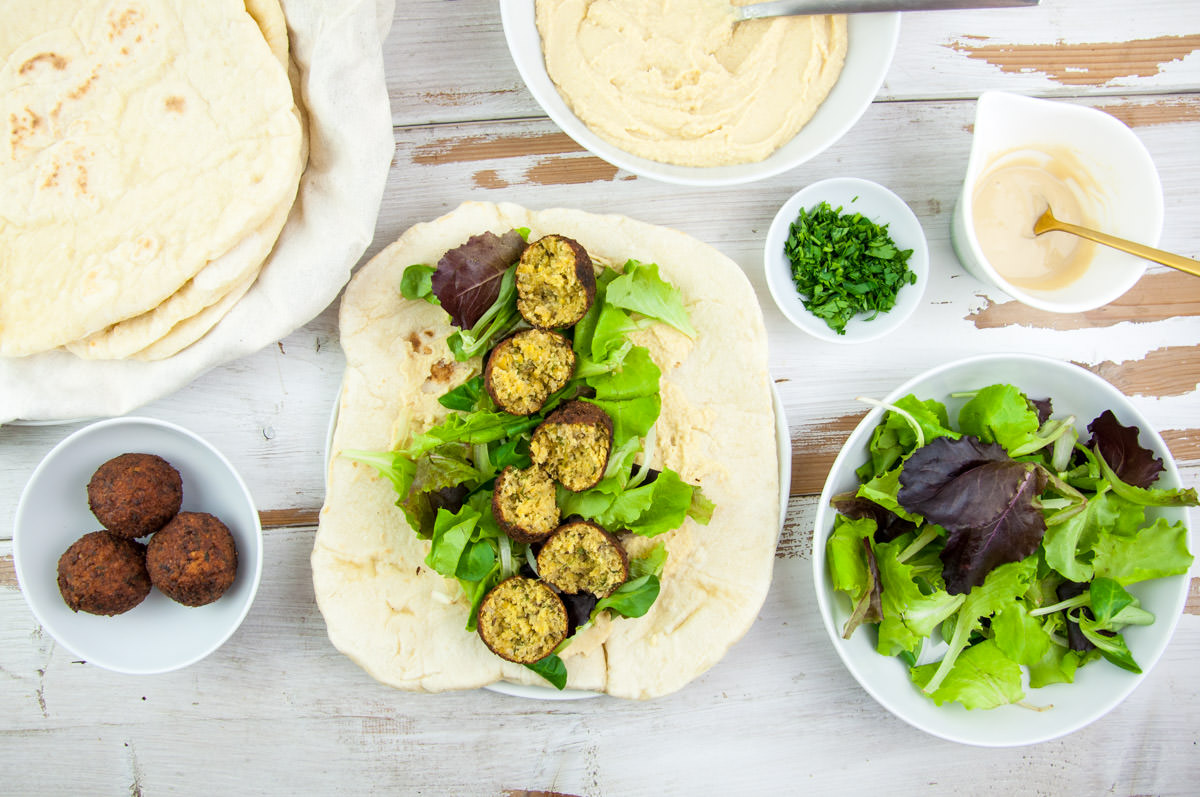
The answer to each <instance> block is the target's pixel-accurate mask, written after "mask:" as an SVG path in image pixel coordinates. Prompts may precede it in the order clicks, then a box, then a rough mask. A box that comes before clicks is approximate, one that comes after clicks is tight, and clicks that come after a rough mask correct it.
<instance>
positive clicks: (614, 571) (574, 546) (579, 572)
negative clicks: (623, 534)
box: [537, 520, 629, 598]
mask: <svg viewBox="0 0 1200 797" xmlns="http://www.w3.org/2000/svg"><path fill="white" fill-rule="evenodd" d="M537 564H538V574H539V575H540V576H541V577H542V580H543V581H545V582H546V583H547V584H550V585H551V586H552V587H555V588H556V589H559V590H561V591H563V592H567V593H570V594H572V595H577V594H579V593H581V592H590V593H591V594H593V595H595V596H596V597H597V598H605V597H607V596H609V595H611V594H612V593H614V592H616V590H617V588H618V587H620V586H621V585H622V584H624V583H625V582H626V581H627V580H628V579H629V555H628V554H626V553H625V548H624V547H623V546H622V545H621V542H620V541H619V540H618V539H617V538H616V537H614V536H613V535H612V534H610V533H609V532H607V531H605V530H604V529H603V528H601V527H600V526H598V525H596V524H595V523H592V522H591V521H587V520H576V521H572V522H570V523H564V524H563V525H561V526H559V527H558V530H557V531H555V532H554V533H553V534H551V535H550V539H548V540H546V543H545V544H544V545H542V549H541V550H540V551H538V555H537Z"/></svg>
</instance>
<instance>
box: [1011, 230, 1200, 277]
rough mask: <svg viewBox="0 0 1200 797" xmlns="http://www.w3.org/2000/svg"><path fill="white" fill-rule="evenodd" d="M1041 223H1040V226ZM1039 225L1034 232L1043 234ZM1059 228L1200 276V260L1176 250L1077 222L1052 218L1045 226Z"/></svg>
mask: <svg viewBox="0 0 1200 797" xmlns="http://www.w3.org/2000/svg"><path fill="white" fill-rule="evenodd" d="M1040 226H1041V225H1040V224H1039V225H1038V227H1040ZM1038 227H1035V228H1034V232H1035V233H1037V234H1041V231H1040V230H1039V229H1038ZM1050 230H1058V231H1060V232H1069V233H1071V234H1072V235H1078V236H1079V237H1080V238H1086V239H1088V240H1089V241H1095V242H1096V243H1098V244H1104V245H1105V246H1111V247H1112V248H1113V249H1120V250H1121V251H1122V252H1128V253H1129V254H1131V255H1135V256H1136V257H1140V258H1143V259H1144V260H1150V261H1152V262H1154V263H1160V264H1162V265H1164V266H1170V267H1171V268H1177V269H1179V270H1180V271H1186V272H1187V273H1188V274H1191V275H1193V276H1196V277H1200V261H1198V260H1193V259H1191V258H1190V257H1184V256H1183V255H1177V254H1175V253H1174V252H1164V251H1163V250H1162V249H1155V248H1154V247H1153V246H1146V245H1144V244H1137V243H1134V242H1133V241H1127V240H1125V239H1124V238H1118V237H1116V236H1115V235H1108V234H1107V233H1102V232H1097V231H1096V230H1089V229H1088V228H1087V227H1080V226H1079V225H1077V224H1068V223H1067V222H1065V221H1059V220H1058V219H1052V220H1051V223H1050V224H1048V225H1046V226H1045V230H1044V231H1047V232H1048V231H1050Z"/></svg>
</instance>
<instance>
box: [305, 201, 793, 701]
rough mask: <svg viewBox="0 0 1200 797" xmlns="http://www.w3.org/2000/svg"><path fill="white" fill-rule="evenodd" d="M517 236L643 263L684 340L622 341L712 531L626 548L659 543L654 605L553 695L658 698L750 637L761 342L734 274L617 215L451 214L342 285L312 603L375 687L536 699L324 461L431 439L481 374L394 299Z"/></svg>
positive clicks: (365, 472)
mask: <svg viewBox="0 0 1200 797" xmlns="http://www.w3.org/2000/svg"><path fill="white" fill-rule="evenodd" d="M517 227H528V228H529V229H530V231H531V232H530V237H531V239H532V238H537V237H541V236H543V235H546V234H549V233H560V234H563V235H567V236H569V237H572V238H574V239H576V240H577V241H579V242H580V243H581V244H583V246H584V247H585V248H586V249H587V250H588V252H589V253H590V254H591V255H592V257H593V258H594V259H597V260H599V261H600V262H608V263H617V264H620V263H624V262H625V261H626V260H627V259H629V258H636V259H639V260H642V261H644V262H654V263H658V264H659V268H660V273H661V275H662V276H663V277H664V278H665V279H666V280H668V281H669V282H671V283H673V284H674V285H675V286H676V287H677V288H678V289H679V291H680V292H681V293H682V295H683V297H684V302H685V304H686V306H687V309H688V312H689V314H690V317H691V322H692V324H693V325H694V326H695V327H696V329H697V330H698V331H699V335H698V337H697V338H696V340H695V341H694V342H693V341H691V340H689V339H688V338H686V337H685V336H683V335H681V334H679V333H677V332H675V331H674V330H672V329H670V328H668V327H666V326H665V325H658V326H655V327H652V328H650V329H649V330H644V331H643V332H641V333H639V336H640V337H639V340H638V341H637V342H638V343H641V344H642V345H645V346H647V347H648V348H649V349H650V351H651V355H652V357H653V358H654V359H655V361H656V363H657V364H658V365H659V367H660V368H661V369H662V371H663V377H662V383H661V384H662V398H663V408H662V414H661V416H660V418H659V420H658V423H657V425H656V437H657V443H656V451H657V454H656V458H657V457H661V462H662V463H663V464H665V465H666V466H667V467H671V468H673V469H675V470H676V471H678V472H679V474H680V475H681V476H682V477H683V479H684V480H685V481H689V482H693V483H699V484H700V485H701V486H702V487H703V490H704V493H705V495H706V496H708V498H710V499H711V500H713V501H714V502H715V504H716V510H715V512H714V514H713V517H712V521H711V522H710V523H709V525H707V526H700V525H698V524H695V523H694V522H693V521H692V520H690V519H688V520H687V521H685V523H684V525H683V526H682V527H680V528H679V529H677V530H675V531H672V532H668V533H666V534H664V535H661V536H659V537H657V538H654V539H653V540H644V539H641V538H636V539H634V540H632V541H631V543H629V547H630V548H631V550H630V553H631V555H634V556H636V555H638V554H639V553H642V552H644V550H643V549H644V548H649V547H650V546H652V545H653V544H655V543H656V542H660V541H661V542H665V544H666V548H667V551H668V559H667V564H666V568H665V570H664V572H663V575H662V591H661V593H660V595H659V598H658V600H657V602H656V603H655V604H654V606H653V607H652V608H651V610H650V611H649V613H647V614H646V615H645V616H644V617H641V618H638V619H624V618H618V619H613V620H603V621H601V622H598V623H596V624H595V625H594V626H593V627H592V628H591V629H589V630H588V631H586V632H585V633H584V634H582V635H580V637H578V638H577V639H576V640H575V641H573V642H572V643H571V645H570V646H569V647H568V648H567V649H566V650H565V651H564V652H563V653H562V654H561V655H562V658H563V660H564V661H565V662H566V665H567V669H568V684H567V685H568V687H571V688H579V689H589V690H596V691H601V692H607V693H609V694H612V695H617V696H620V697H627V698H650V697H655V696H658V695H663V694H667V693H669V692H672V691H675V690H677V689H679V688H680V687H682V686H684V685H685V684H687V683H688V682H689V681H691V680H692V679H693V678H695V677H696V676H698V675H699V674H701V673H702V672H704V671H705V670H706V669H708V668H709V667H711V666H712V665H713V664H715V663H716V662H717V661H718V660H719V659H720V658H721V656H722V655H724V653H725V652H726V650H728V648H729V647H730V646H731V645H732V644H733V643H734V642H736V641H737V640H738V639H740V638H741V636H742V635H743V634H744V633H745V632H746V630H747V629H748V628H749V627H750V625H751V624H752V623H753V622H754V619H755V617H756V615H757V613H758V610H759V608H760V607H761V605H762V603H763V600H764V599H765V597H766V593H767V588H768V586H769V585H770V581H771V573H772V567H773V564H774V554H775V546H776V542H777V537H778V533H779V510H780V507H779V498H778V496H779V489H778V472H779V462H778V452H777V450H776V444H775V439H776V438H775V420H774V415H773V412H772V406H771V394H770V386H769V378H768V373H767V347H766V336H765V332H764V328H763V322H762V314H761V311H760V309H759V306H758V302H757V300H756V298H755V295H754V291H753V289H752V288H751V286H750V284H749V282H748V281H747V280H746V278H745V275H744V274H743V273H742V271H741V269H740V268H738V266H737V265H736V264H735V263H733V262H732V261H731V260H729V259H728V258H726V257H724V256H723V255H721V254H720V253H719V252H717V251H716V250H715V249H713V248H711V247H709V246H707V245H705V244H703V243H700V242H699V241H697V240H695V239H693V238H690V237H688V236H686V235H684V234H683V233H680V232H677V231H674V230H669V229H665V228H662V227H655V226H652V225H649V224H645V223H642V222H638V221H634V220H632V219H628V218H625V217H621V216H598V215H592V214H588V213H584V212H581V211H576V210H543V211H530V210H526V209H524V208H522V207H519V206H516V205H511V204H501V205H493V204H485V203H466V204H464V205H462V206H460V207H459V208H458V209H457V210H455V211H453V212H451V213H450V214H448V215H446V216H443V217H441V218H439V219H437V220H435V221H432V222H428V223H425V224H418V225H416V226H414V227H412V228H411V229H409V230H408V231H407V232H405V233H404V235H402V236H401V237H400V239H399V240H398V241H396V242H395V243H394V244H392V245H391V246H389V247H388V248H387V249H385V250H384V251H382V252H381V253H380V254H379V255H377V256H376V257H375V258H374V259H372V260H371V262H370V263H368V264H367V265H366V266H364V267H363V268H362V269H361V270H360V271H359V273H358V274H357V275H356V276H355V277H354V279H353V280H351V282H350V284H349V286H348V287H347V289H346V294H345V297H344V299H343V301H342V305H341V312H340V328H341V336H342V346H343V348H344V350H345V353H346V360H347V363H346V371H345V377H344V382H343V391H342V396H341V399H340V404H339V409H338V413H339V414H338V421H337V426H336V430H335V432H334V437H333V442H332V449H331V459H330V463H329V471H328V482H327V488H326V500H325V505H324V507H323V508H322V510H321V516H320V524H319V528H318V531H317V537H316V541H315V545H314V549H313V553H312V567H313V582H314V586H315V591H316V597H317V603H318V605H319V607H320V609H321V612H322V613H323V614H324V616H325V621H326V625H327V627H328V632H329V637H330V639H331V640H332V642H333V644H334V645H335V646H336V647H337V648H338V649H339V650H341V651H342V652H343V653H345V654H346V655H347V656H349V657H350V658H352V659H353V660H354V661H356V662H357V663H358V664H359V665H360V666H362V667H363V668H364V669H365V670H366V671H367V672H368V673H370V674H371V675H372V676H374V677H375V678H377V679H379V680H380V681H383V682H384V683H387V684H391V685H393V686H396V687H399V688H403V689H411V690H420V691H441V690H447V689H469V688H475V687H479V686H483V685H486V684H489V683H493V682H495V681H498V680H505V681H510V682H514V683H524V684H539V685H544V684H545V682H544V681H541V680H540V679H539V678H538V676H536V675H534V674H533V673H532V672H530V671H529V670H527V669H526V668H524V667H522V666H520V665H515V664H511V663H509V662H505V661H503V660H501V659H499V658H498V657H496V656H494V655H493V654H492V653H491V652H490V651H488V650H487V648H486V647H485V646H484V645H483V643H482V642H481V641H480V640H479V638H478V636H477V635H476V634H474V633H471V632H468V631H466V630H464V625H465V622H466V613H467V608H468V607H467V602H466V599H465V596H464V595H463V594H462V592H461V589H460V588H459V586H458V584H457V583H456V582H453V581H450V580H448V579H445V578H443V577H442V576H440V575H438V574H437V573H435V572H432V571H431V570H429V569H428V568H427V567H426V566H425V564H424V558H425V555H426V553H427V551H428V546H429V543H428V542H424V541H421V540H419V539H417V537H416V536H415V535H414V534H413V533H412V531H411V530H410V528H409V527H408V525H407V523H406V521H405V518H404V515H403V514H402V512H401V511H400V509H398V508H397V507H396V506H395V501H396V496H395V494H394V493H393V491H392V487H391V485H390V483H389V482H387V481H386V480H385V479H383V478H380V477H378V476H377V475H376V473H375V471H374V470H373V469H372V468H371V467H369V466H365V465H361V464H356V463H354V462H351V461H350V460H348V459H343V458H341V457H339V456H338V452H339V451H342V450H345V449H372V450H383V449H388V448H393V447H395V446H396V445H397V444H401V443H403V442H404V441H406V439H407V438H408V436H409V435H410V434H411V433H414V432H419V431H421V430H422V429H425V428H428V427H429V426H430V425H432V424H434V423H437V422H438V421H440V420H441V419H442V418H443V417H444V415H445V410H444V408H442V407H441V405H440V404H438V403H437V398H438V396H440V395H441V394H442V393H443V392H445V391H446V390H448V389H449V388H451V387H453V386H454V385H456V384H459V383H461V382H462V381H464V380H465V379H467V378H469V376H471V375H472V374H473V373H475V372H477V370H478V367H479V363H478V361H475V362H471V363H456V362H455V361H454V360H453V357H452V356H451V355H450V353H449V351H448V349H447V348H446V344H445V340H446V337H447V336H448V335H449V334H450V332H451V331H452V328H451V327H450V326H449V323H448V321H447V318H446V313H445V312H444V311H443V310H441V309H440V308H439V307H436V306H433V305H430V304H428V303H425V302H416V301H406V300H404V299H403V298H402V297H401V296H400V293H399V284H400V277H401V274H402V273H403V271H404V269H405V268H406V267H407V266H409V265H411V264H413V263H429V264H434V263H437V261H438V260H439V259H440V258H441V256H442V255H443V254H444V253H445V252H446V251H447V250H448V249H450V248H453V247H455V246H457V245H459V244H461V243H463V242H464V241H466V239H467V238H468V237H469V236H471V235H474V234H478V233H480V232H483V231H485V230H490V231H492V232H495V233H497V234H500V233H503V232H505V231H507V230H510V229H513V228H517Z"/></svg>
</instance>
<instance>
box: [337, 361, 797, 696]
mask: <svg viewBox="0 0 1200 797" xmlns="http://www.w3.org/2000/svg"><path fill="white" fill-rule="evenodd" d="M341 404H342V388H340V387H339V388H338V397H337V400H335V401H334V402H333V412H332V413H330V416H329V427H328V429H327V430H326V433H325V473H326V478H327V479H328V474H329V460H330V457H332V456H333V433H334V430H336V429H337V419H338V408H339V407H340V406H341ZM771 405H772V407H773V409H774V411H775V445H776V449H777V451H778V455H779V528H780V530H781V531H782V529H783V522H784V520H785V519H786V518H787V512H788V498H789V497H790V496H791V492H792V489H791V488H792V437H791V433H790V431H789V430H788V424H787V417H786V416H785V415H784V412H783V402H782V401H781V400H780V398H779V391H778V390H777V389H776V387H775V383H774V382H772V383H771ZM483 688H484V689H488V690H490V691H492V692H499V693H500V694H504V695H512V696H513V697H526V698H534V699H538V700H579V699H580V698H585V697H599V696H600V693H599V692H590V691H586V690H583V689H562V690H559V689H552V688H551V687H549V686H537V685H533V684H514V683H509V682H507V681H497V682H495V683H491V684H487V685H486V686H484V687H483Z"/></svg>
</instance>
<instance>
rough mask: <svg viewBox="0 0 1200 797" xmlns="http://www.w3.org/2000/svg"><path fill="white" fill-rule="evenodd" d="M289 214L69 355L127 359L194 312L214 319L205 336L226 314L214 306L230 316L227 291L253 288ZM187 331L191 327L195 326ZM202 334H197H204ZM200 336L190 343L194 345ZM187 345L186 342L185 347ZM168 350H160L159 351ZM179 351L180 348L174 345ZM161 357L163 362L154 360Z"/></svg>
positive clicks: (279, 214) (76, 344)
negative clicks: (143, 309) (147, 308)
mask: <svg viewBox="0 0 1200 797" xmlns="http://www.w3.org/2000/svg"><path fill="white" fill-rule="evenodd" d="M290 212H291V203H290V202H289V203H287V204H285V205H281V206H280V207H279V208H278V209H276V211H275V213H274V215H273V216H272V218H270V219H268V220H267V222H266V223H265V224H264V225H263V226H262V227H260V228H259V229H257V230H255V231H254V232H252V233H250V235H248V236H246V237H245V238H243V239H242V240H241V241H239V242H238V243H237V245H236V246H234V247H233V249H231V250H229V251H228V252H226V253H225V254H223V255H221V256H220V257H219V258H217V259H216V260H214V261H212V262H211V263H209V264H208V265H206V266H205V267H204V268H202V269H201V270H200V271H199V273H197V274H196V276H194V277H192V278H191V279H190V280H188V281H187V282H185V283H184V284H183V286H182V287H181V288H180V289H179V290H177V291H176V292H175V293H173V294H171V295H170V296H168V297H167V298H166V299H165V300H164V301H163V302H162V303H161V304H159V305H158V306H157V307H154V308H153V309H151V310H149V311H147V312H145V313H142V314H141V315H139V316H134V317H133V318H127V319H125V320H124V321H120V322H118V323H116V324H113V325H112V326H110V327H108V328H106V329H102V330H100V331H99V332H96V333H93V334H92V335H89V336H88V337H86V338H84V339H83V340H78V341H72V342H71V343H68V344H67V351H69V352H71V353H72V354H74V355H75V356H77V357H86V358H88V359H93V360H116V359H123V358H125V357H130V356H132V355H133V354H135V353H136V352H139V351H141V350H143V349H145V348H146V347H147V346H150V345H152V344H153V343H154V342H155V341H158V340H160V339H161V338H163V337H164V336H166V335H168V334H171V333H174V337H175V338H176V339H179V337H180V336H179V332H177V331H176V330H177V329H178V328H179V327H180V326H181V325H182V324H184V323H185V322H187V321H193V319H195V317H196V316H197V315H198V314H201V313H204V314H205V316H206V317H212V321H211V323H208V324H207V325H206V326H204V332H207V331H208V330H209V329H210V328H212V326H213V324H215V323H216V322H217V321H219V320H220V319H221V316H223V315H224V314H225V313H221V314H220V315H215V316H214V308H216V307H223V308H225V312H228V310H229V308H231V307H232V306H233V304H234V302H230V301H226V300H227V299H228V297H229V295H230V293H231V292H234V291H239V292H238V296H239V297H240V296H242V295H243V294H245V292H246V291H247V290H248V289H249V288H250V286H251V285H253V284H254V279H255V277H257V276H258V272H259V271H260V270H261V269H262V266H263V262H264V261H265V260H266V258H267V255H269V254H270V253H271V249H272V247H274V246H275V241H276V240H277V239H278V238H279V231H280V230H282V229H283V225H284V223H285V222H286V221H287V218H288V214H289V213H290ZM186 328H189V329H195V328H197V326H196V325H195V324H194V322H193V324H189V325H187V327H186ZM204 332H201V333H200V334H201V335H202V334H204ZM198 337H199V335H197V336H196V337H194V338H192V339H191V340H189V341H188V343H191V342H194V341H195V340H196V338H198ZM184 345H185V346H186V345H187V344H186V343H185V344H184ZM165 348H166V347H162V348H160V350H163V349H165ZM171 348H173V349H174V351H172V353H174V352H175V351H179V350H180V349H182V348H183V346H177V347H176V346H172V347H171ZM152 359H161V358H152Z"/></svg>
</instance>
